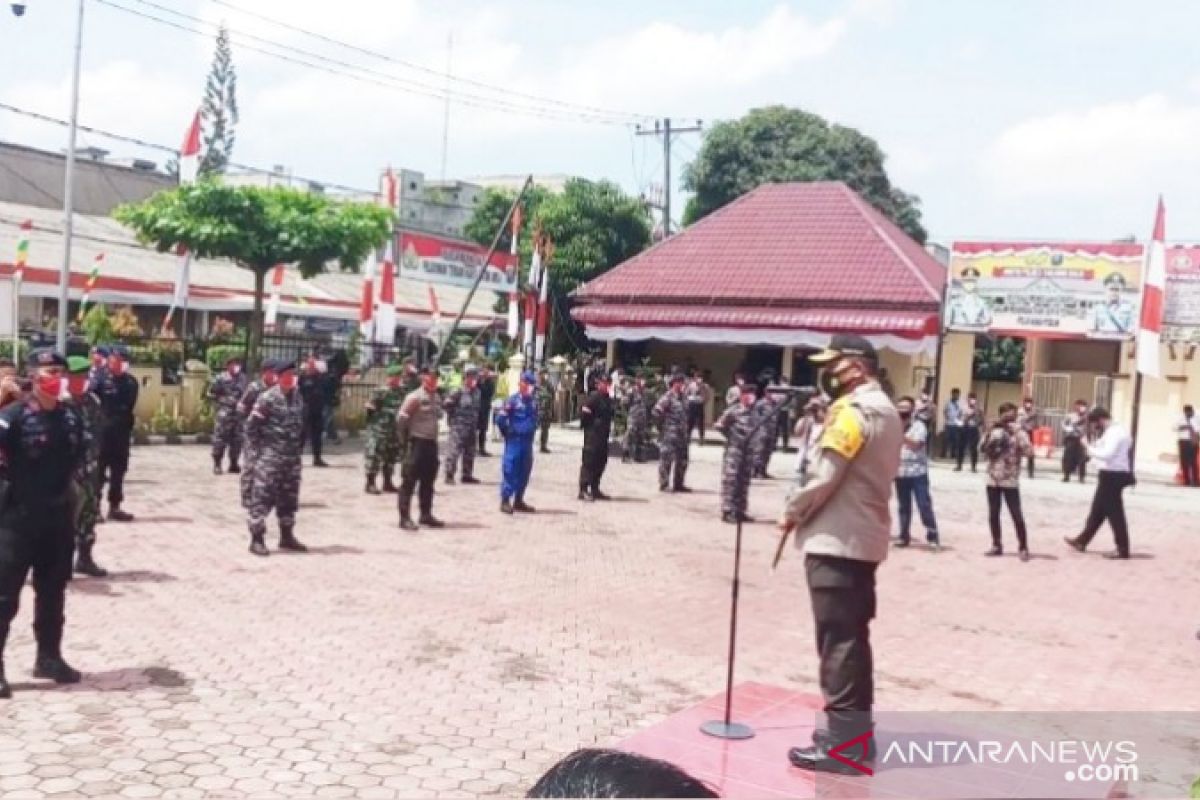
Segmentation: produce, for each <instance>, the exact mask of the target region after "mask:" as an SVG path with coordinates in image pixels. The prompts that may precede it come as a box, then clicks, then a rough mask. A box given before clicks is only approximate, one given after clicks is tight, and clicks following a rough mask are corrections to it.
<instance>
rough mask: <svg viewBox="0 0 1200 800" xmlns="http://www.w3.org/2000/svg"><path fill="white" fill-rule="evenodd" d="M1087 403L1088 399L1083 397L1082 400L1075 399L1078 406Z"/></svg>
mask: <svg viewBox="0 0 1200 800" xmlns="http://www.w3.org/2000/svg"><path fill="white" fill-rule="evenodd" d="M1087 404H1088V401H1087V400H1082V399H1081V400H1076V401H1075V405H1077V406H1087Z"/></svg>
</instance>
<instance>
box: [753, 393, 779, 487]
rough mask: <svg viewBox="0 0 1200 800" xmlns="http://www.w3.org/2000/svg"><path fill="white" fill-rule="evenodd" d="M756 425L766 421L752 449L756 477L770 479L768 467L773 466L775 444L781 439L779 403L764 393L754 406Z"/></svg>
mask: <svg viewBox="0 0 1200 800" xmlns="http://www.w3.org/2000/svg"><path fill="white" fill-rule="evenodd" d="M754 416H755V424H757V423H758V421H759V420H762V419H765V420H766V421H765V422H763V424H762V425H759V426H758V430H757V432H756V433H755V434H754V441H752V442H751V443H750V449H751V451H753V453H754V477H755V478H763V479H766V478H770V477H771V476H770V475H769V474H768V473H767V467H768V466H770V464H771V456H772V455H773V454H774V452H775V442H776V441H777V440H778V438H779V427H778V426H779V421H778V417H779V401H778V400H777V399H775V398H774V397H772V396H771V395H770V394H769V393H767V392H766V391H764V392H763V393H762V397H760V398H759V399H758V402H756V403H755V404H754Z"/></svg>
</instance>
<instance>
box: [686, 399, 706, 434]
mask: <svg viewBox="0 0 1200 800" xmlns="http://www.w3.org/2000/svg"><path fill="white" fill-rule="evenodd" d="M696 430H699V431H700V441H702V442H703V441H704V406H703V405H696V404H693V403H689V404H688V407H687V437H688V439H691V438H692V432H693V431H696Z"/></svg>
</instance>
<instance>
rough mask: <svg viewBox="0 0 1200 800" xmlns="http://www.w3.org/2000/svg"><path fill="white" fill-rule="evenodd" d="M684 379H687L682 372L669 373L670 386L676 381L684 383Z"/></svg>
mask: <svg viewBox="0 0 1200 800" xmlns="http://www.w3.org/2000/svg"><path fill="white" fill-rule="evenodd" d="M686 381H687V376H686V375H684V374H683V373H682V372H675V373H673V374H672V375H671V381H670V383H671V385H672V386H674V385H675V384H677V383H685V382H686Z"/></svg>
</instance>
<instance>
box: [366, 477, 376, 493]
mask: <svg viewBox="0 0 1200 800" xmlns="http://www.w3.org/2000/svg"><path fill="white" fill-rule="evenodd" d="M364 491H365V492H366V493H367V494H379V487H377V486H376V485H375V476H374V475H368V476H367V487H366V489H364Z"/></svg>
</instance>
